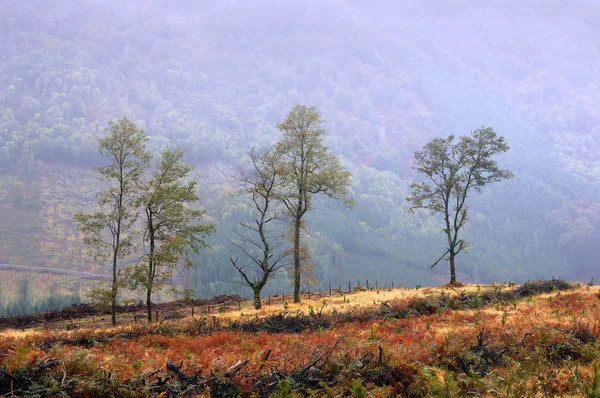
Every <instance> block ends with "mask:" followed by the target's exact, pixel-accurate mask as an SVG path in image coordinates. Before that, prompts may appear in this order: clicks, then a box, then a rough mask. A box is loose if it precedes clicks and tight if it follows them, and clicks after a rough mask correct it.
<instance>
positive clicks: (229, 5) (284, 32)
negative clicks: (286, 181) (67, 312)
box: [0, 0, 600, 299]
mask: <svg viewBox="0 0 600 398" xmlns="http://www.w3.org/2000/svg"><path fill="white" fill-rule="evenodd" d="M396 3H397V2H394V1H383V0H381V1H374V2H371V4H369V5H366V3H364V2H359V1H334V0H330V1H328V0H327V1H323V0H319V1H302V2H301V1H253V2H247V1H241V0H240V1H234V0H231V1H222V2H219V3H218V4H203V5H202V6H200V5H197V4H194V3H193V2H188V1H171V2H159V1H127V2H117V1H100V0H96V1H94V0H85V1H77V2H76V1H66V0H65V1H57V2H47V1H43V0H39V1H31V0H24V1H13V0H9V1H4V2H3V4H2V5H0V40H1V43H2V45H1V46H0V263H7V264H23V265H31V266H47V267H59V268H60V267H62V268H69V269H77V270H94V271H95V272H102V270H103V269H104V270H106V269H105V268H103V267H104V265H103V264H92V262H91V261H90V260H89V259H88V258H87V257H86V256H85V251H84V247H83V246H82V244H81V243H80V241H81V236H80V235H79V233H78V231H77V228H76V224H75V223H74V221H73V220H72V216H73V215H74V214H75V213H77V212H79V211H82V210H84V209H86V208H87V207H89V206H91V205H93V203H95V201H96V200H95V196H94V195H95V193H96V192H97V191H98V190H99V187H98V186H97V182H96V180H95V173H94V171H93V167H96V166H98V165H100V164H101V162H102V161H103V159H102V157H101V156H100V155H99V154H98V153H97V141H96V140H97V138H98V137H100V136H101V135H102V132H103V129H104V128H105V127H106V125H107V121H108V120H110V119H116V118H121V117H122V116H123V115H127V116H128V117H130V118H131V119H133V120H135V121H136V122H137V123H138V126H140V127H141V128H143V129H144V130H145V131H146V132H147V133H148V134H149V135H150V136H151V137H152V138H151V142H150V144H151V148H152V149H153V150H154V151H158V150H160V149H161V148H163V147H164V146H177V147H180V148H182V149H186V151H187V152H186V157H187V161H188V162H190V163H193V164H194V165H196V178H197V179H198V186H199V189H200V197H201V203H202V205H203V206H204V207H205V208H206V209H207V212H208V214H209V216H210V219H209V221H210V222H214V223H215V224H216V226H217V233H216V234H215V235H214V236H213V237H212V238H211V244H212V245H213V249H212V250H210V251H205V252H204V253H202V255H200V256H199V257H198V258H197V259H196V265H197V271H195V272H191V273H190V274H188V275H186V276H185V278H186V281H187V283H188V284H189V286H190V287H192V288H194V289H195V290H196V293H197V294H198V295H200V296H208V295H214V294H219V293H223V292H231V291H234V292H238V291H240V286H239V285H238V284H235V283H232V282H234V281H236V280H237V276H236V275H235V270H233V268H231V267H230V266H229V264H228V262H227V259H228V255H229V250H230V245H229V243H228V239H229V238H230V236H231V233H232V232H231V230H232V228H233V227H235V225H236V224H237V223H238V222H239V221H241V220H243V219H244V218H245V217H246V216H247V215H248V209H247V207H245V206H244V204H243V203H241V202H240V199H239V198H236V197H235V196H233V195H231V193H232V192H233V191H234V190H233V188H232V186H231V184H232V179H231V175H232V173H233V171H234V170H236V169H237V168H240V167H244V165H245V164H246V160H247V158H246V153H247V151H248V150H249V149H250V148H251V147H252V146H258V147H261V146H265V145H270V144H272V143H274V142H275V141H276V140H278V139H279V138H280V132H279V131H278V130H277V129H276V127H275V125H276V123H277V122H279V121H281V120H282V119H283V118H284V117H285V115H286V113H287V111H288V110H289V107H290V106H291V105H294V104H296V103H306V104H310V105H316V106H317V107H318V108H319V110H320V111H321V112H322V114H323V117H324V119H325V121H326V124H325V128H326V131H327V136H328V138H327V144H328V145H329V148H330V149H331V150H332V151H333V152H334V153H336V154H338V155H339V156H340V157H341V158H342V160H343V162H344V164H345V165H346V166H347V167H348V168H349V169H350V171H351V172H352V174H353V186H352V192H351V196H352V198H353V199H354V200H355V201H356V206H355V208H354V209H353V210H346V209H344V208H342V206H340V205H338V204H336V203H333V202H331V201H328V200H322V199H318V200H315V210H314V211H313V212H311V213H310V215H309V221H310V225H309V233H308V236H307V242H308V243H309V247H310V251H311V254H312V256H313V262H314V263H315V265H316V269H315V271H316V273H317V278H318V280H319V281H321V282H322V287H325V286H327V284H329V283H331V284H333V285H334V286H336V285H338V284H345V283H347V282H348V281H349V280H352V281H356V280H364V279H367V278H371V279H379V280H380V281H383V280H387V281H395V283H396V284H403V285H415V284H423V285H426V284H434V283H438V281H444V280H446V279H447V265H446V264H445V263H441V264H439V265H438V266H437V267H436V268H434V269H433V270H430V269H429V265H430V264H431V263H432V262H433V261H435V259H437V258H438V257H439V256H440V255H441V253H443V251H444V237H443V236H442V234H441V230H442V225H441V222H440V221H441V220H440V219H439V217H428V215H427V214H426V213H425V212H416V213H414V214H411V213H408V211H407V210H408V207H409V205H408V203H407V202H406V201H405V198H406V197H407V196H408V194H409V185H410V183H411V182H412V181H413V180H415V179H418V178H419V176H418V175H417V174H416V172H415V171H414V170H412V168H411V166H412V157H413V154H414V152H415V151H416V150H418V149H419V148H421V146H422V145H423V144H425V143H426V142H427V141H428V140H429V139H431V138H434V137H439V136H446V135H448V134H455V135H457V136H460V135H466V134H468V133H469V132H470V131H471V130H473V129H475V128H477V127H479V126H481V125H483V126H491V127H493V128H494V130H495V131H496V132H497V133H498V134H499V135H503V136H505V137H506V140H507V142H508V144H509V145H510V146H511V150H510V151H509V152H508V153H507V154H506V155H504V156H502V157H501V158H500V159H499V161H500V163H501V165H502V166H503V167H506V168H509V169H511V170H512V171H513V172H514V174H515V178H514V179H512V180H510V181H506V182H502V183H499V184H494V185H491V186H489V187H486V189H485V190H484V192H483V193H482V194H479V195H474V196H472V197H471V198H470V199H471V203H470V206H471V211H470V214H469V217H470V219H469V223H468V224H467V226H466V229H465V237H466V240H467V242H468V243H469V245H470V247H469V250H468V253H467V254H461V255H460V256H459V257H458V258H457V270H458V273H459V279H461V280H467V281H473V282H491V281H507V280H513V281H524V280H527V279H531V278H535V277H539V276H545V277H551V276H553V275H555V276H561V277H564V278H570V279H580V280H583V279H589V278H590V277H591V276H593V275H594V272H595V270H596V267H597V260H596V258H597V254H596V253H595V247H597V244H598V242H599V241H600V224H599V221H600V199H599V198H600V195H599V194H600V147H599V145H600V96H599V95H598V93H599V91H598V87H599V86H600V81H599V76H598V71H599V70H600V41H599V39H598V38H599V37H600V27H598V25H597V21H598V20H599V19H600V6H598V5H597V4H596V3H595V2H592V1H578V2H575V3H574V4H570V5H568V6H567V5H565V4H566V3H564V2H560V1H530V2H527V3H528V4H527V5H523V4H522V2H517V1H512V2H506V1H492V2H486V4H485V5H482V4H481V3H480V2H477V1H461V0H459V1H439V2H437V4H436V6H435V7H434V6H433V5H431V4H429V3H428V5H427V6H419V5H398V4H396ZM0 274H4V275H3V277H2V278H0V297H1V296H2V295H4V297H5V298H16V297H17V296H16V292H15V289H12V288H11V286H15V284H16V283H17V282H18V283H20V284H27V283H28V282H23V280H24V278H25V279H27V278H31V279H30V280H31V283H30V285H29V291H30V292H31V291H33V290H35V291H36V292H37V293H38V294H43V293H44V292H46V291H51V292H52V291H54V292H63V293H64V292H74V291H76V290H77V289H78V288H79V287H81V286H83V284H85V283H89V282H85V283H84V282H83V281H81V280H77V279H75V280H74V279H73V278H71V279H65V278H64V276H52V277H49V276H45V277H44V278H45V279H42V280H39V278H37V279H36V277H34V274H29V273H19V272H16V271H0ZM31 284H35V285H31ZM32 286H36V289H32V288H31V287H32ZM270 289H272V291H273V292H281V291H286V290H287V289H289V285H288V282H287V278H286V275H285V274H283V273H282V274H281V275H279V278H278V279H276V280H275V281H274V282H273V283H272V284H271V287H270ZM26 291H27V289H26ZM242 293H244V291H242ZM27 295H28V297H29V296H33V293H28V294H27ZM30 299H33V298H32V297H30Z"/></svg>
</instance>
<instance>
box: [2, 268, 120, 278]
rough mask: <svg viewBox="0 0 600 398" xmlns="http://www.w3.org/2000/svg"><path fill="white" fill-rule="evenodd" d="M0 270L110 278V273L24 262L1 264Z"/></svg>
mask: <svg viewBox="0 0 600 398" xmlns="http://www.w3.org/2000/svg"><path fill="white" fill-rule="evenodd" d="M0 271H21V272H35V273H38V274H53V275H71V276H79V277H82V278H86V279H93V280H110V279H111V276H110V275H105V274H94V273H92V272H85V271H73V270H70V269H64V268H52V267H34V266H30V265H22V264H0Z"/></svg>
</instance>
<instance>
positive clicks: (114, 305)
mask: <svg viewBox="0 0 600 398" xmlns="http://www.w3.org/2000/svg"><path fill="white" fill-rule="evenodd" d="M118 245H119V242H118V238H117V247H118ZM117 253H118V252H117V249H115V251H114V253H113V279H112V289H111V294H110V307H111V308H110V314H111V322H112V324H113V326H115V325H116V324H117Z"/></svg>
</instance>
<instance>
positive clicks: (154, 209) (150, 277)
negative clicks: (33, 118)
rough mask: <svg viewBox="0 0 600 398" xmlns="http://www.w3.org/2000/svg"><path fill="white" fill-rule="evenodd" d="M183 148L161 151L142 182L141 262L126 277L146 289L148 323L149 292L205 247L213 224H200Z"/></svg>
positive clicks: (150, 308)
mask: <svg viewBox="0 0 600 398" xmlns="http://www.w3.org/2000/svg"><path fill="white" fill-rule="evenodd" d="M182 159H183V151H181V150H179V149H175V150H172V151H171V150H168V149H166V150H164V151H163V152H162V159H161V161H160V163H159V164H158V165H157V167H156V170H155V171H154V172H153V173H152V177H151V178H150V179H149V180H148V181H146V182H144V183H143V184H142V190H141V191H142V194H141V196H140V204H141V207H142V208H143V210H144V214H145V224H146V227H145V234H144V242H145V243H147V248H146V250H147V253H144V255H143V257H142V258H143V259H144V261H142V262H140V263H139V265H137V266H133V267H130V268H129V269H128V270H127V271H128V272H127V273H128V280H129V281H130V282H132V283H133V284H134V285H139V284H141V285H142V287H143V288H144V289H145V291H146V307H147V314H148V322H151V321H152V301H151V299H152V293H153V291H156V290H160V289H162V288H163V287H164V284H165V283H166V282H168V281H169V280H170V279H171V277H172V276H173V272H174V271H175V270H176V269H177V266H178V265H179V264H180V262H181V260H182V259H183V260H184V262H185V265H186V266H191V261H190V260H189V258H188V256H189V255H190V254H191V253H199V252H200V250H201V249H203V248H206V247H207V244H206V242H205V239H206V237H207V236H208V235H209V234H211V233H212V232H213V231H214V225H211V224H201V223H200V221H201V220H202V218H203V216H204V213H205V212H204V210H197V209H194V208H193V206H195V205H197V202H198V201H199V198H198V195H197V194H196V184H197V182H196V180H194V179H193V178H191V177H190V175H189V174H190V172H191V171H192V170H193V169H194V168H193V166H189V165H186V164H185V163H184V162H183V160H182Z"/></svg>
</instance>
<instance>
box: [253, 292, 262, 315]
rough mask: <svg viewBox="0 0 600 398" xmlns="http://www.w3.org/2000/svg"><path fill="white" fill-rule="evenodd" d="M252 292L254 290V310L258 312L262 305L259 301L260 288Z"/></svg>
mask: <svg viewBox="0 0 600 398" xmlns="http://www.w3.org/2000/svg"><path fill="white" fill-rule="evenodd" d="M252 290H254V309H257V310H260V309H261V307H262V303H261V301H260V290H261V289H260V288H259V287H254V288H252Z"/></svg>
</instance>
